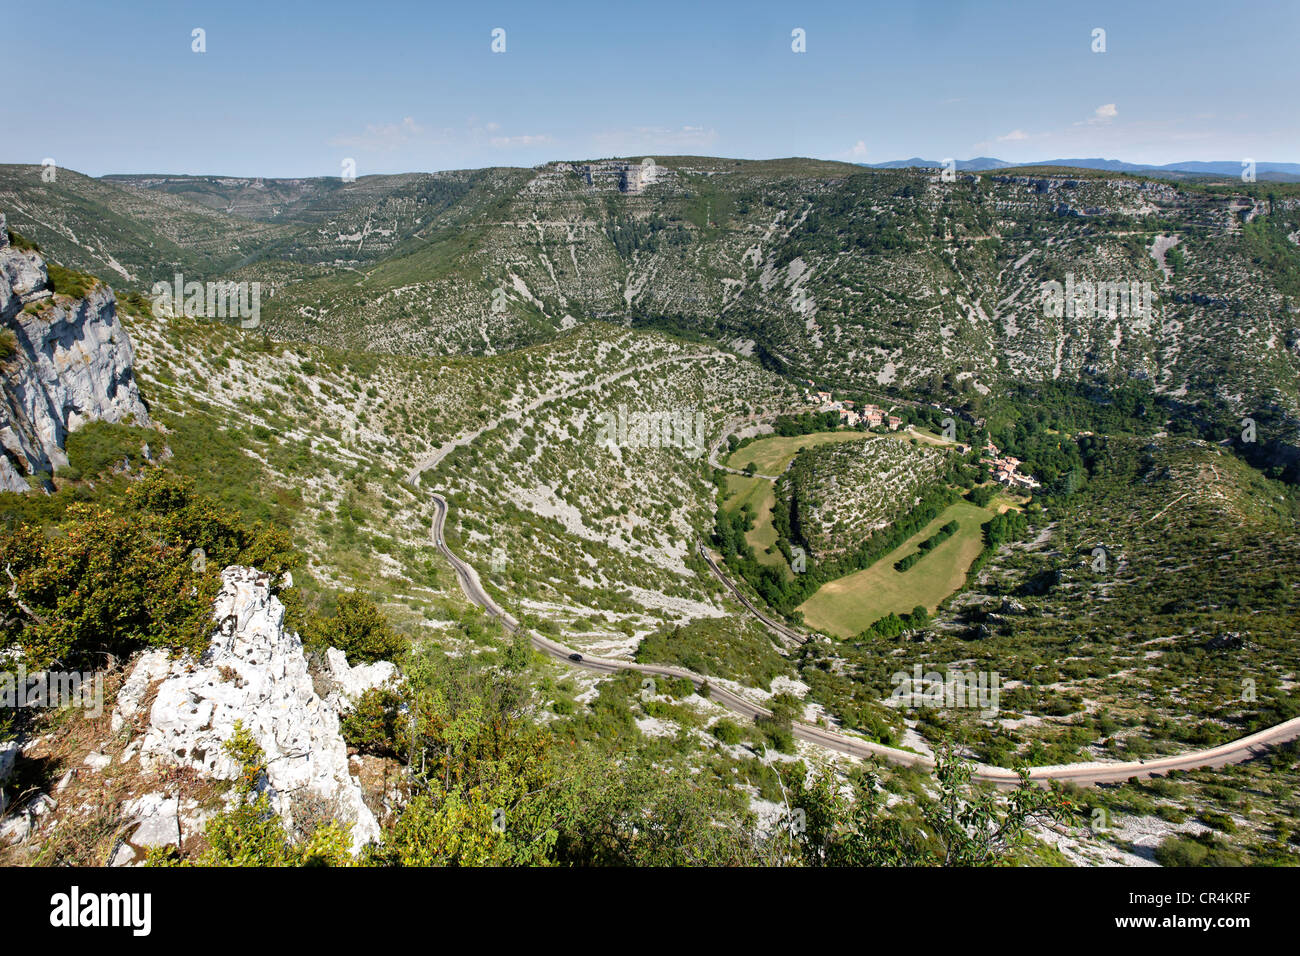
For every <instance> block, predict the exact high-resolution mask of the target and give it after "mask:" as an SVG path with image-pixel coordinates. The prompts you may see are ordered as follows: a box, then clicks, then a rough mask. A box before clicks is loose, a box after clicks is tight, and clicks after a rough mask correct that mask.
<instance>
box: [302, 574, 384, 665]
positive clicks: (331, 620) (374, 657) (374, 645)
mask: <svg viewBox="0 0 1300 956" xmlns="http://www.w3.org/2000/svg"><path fill="white" fill-rule="evenodd" d="M306 631H307V633H306V634H304V635H303V644H304V645H306V646H307V647H308V648H309V649H311V650H313V651H318V652H321V651H324V650H326V649H327V648H330V647H337V648H338V649H339V650H341V651H342V652H343V653H344V654H346V655H347V658H348V661H349V662H350V663H352V664H357V663H367V664H369V663H373V662H375V661H385V660H387V661H391V660H395V659H397V658H400V657H401V656H402V655H403V654H404V653H405V652H406V648H407V643H406V639H405V638H403V637H402V636H401V635H400V634H398V633H397V632H396V631H394V630H393V627H392V625H391V624H389V623H388V618H386V617H384V612H383V611H381V610H379V608H378V607H376V606H375V603H374V602H373V601H371V600H370V599H369V598H368V597H366V596H365V595H363V594H357V593H356V592H355V591H353V592H348V593H345V594H340V595H339V599H338V609H337V610H336V611H335V613H334V616H333V617H323V616H320V615H316V616H315V617H314V618H313V619H312V620H311V622H310V623H309V624H308V625H307V628H306Z"/></svg>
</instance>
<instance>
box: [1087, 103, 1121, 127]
mask: <svg viewBox="0 0 1300 956" xmlns="http://www.w3.org/2000/svg"><path fill="white" fill-rule="evenodd" d="M1118 115H1119V110H1118V109H1116V108H1115V104H1114V103H1105V104H1103V105H1101V106H1098V107H1097V108H1096V109H1095V110H1093V113H1092V119H1090V120H1088V122H1089V123H1109V122H1110V121H1111V120H1113V119H1114V118H1115V117H1116V116H1118Z"/></svg>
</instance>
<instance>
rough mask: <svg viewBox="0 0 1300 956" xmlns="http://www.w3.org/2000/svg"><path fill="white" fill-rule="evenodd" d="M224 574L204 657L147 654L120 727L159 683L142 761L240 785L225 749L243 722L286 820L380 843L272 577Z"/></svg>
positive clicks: (121, 711) (333, 714)
mask: <svg viewBox="0 0 1300 956" xmlns="http://www.w3.org/2000/svg"><path fill="white" fill-rule="evenodd" d="M221 578H222V588H221V592H220V594H218V596H217V600H216V604H215V608H214V612H215V618H216V621H217V625H218V626H217V631H216V633H215V634H214V635H213V636H212V641H211V643H210V644H209V645H208V648H207V650H206V651H205V652H204V653H203V655H202V657H201V658H200V659H199V660H197V661H195V660H193V659H189V658H182V659H180V660H175V661H169V660H168V659H167V656H166V652H159V651H155V652H151V653H149V654H145V655H143V656H142V657H141V658H140V659H139V660H138V661H137V662H136V665H135V668H134V669H133V671H132V673H131V674H130V675H129V676H128V678H127V680H126V681H125V682H124V684H123V686H122V689H121V691H120V692H119V694H118V703H117V707H116V709H115V712H114V716H113V725H114V726H115V727H121V726H123V725H124V724H125V723H127V722H132V721H133V720H134V718H135V716H136V714H137V712H138V711H139V709H140V706H141V702H142V700H144V699H146V698H147V696H148V693H149V691H150V689H151V688H155V687H156V689H157V692H156V695H155V696H154V699H153V703H152V705H151V706H150V708H149V713H148V721H147V723H146V725H145V728H144V734H143V737H142V738H141V739H140V744H139V750H138V755H139V760H140V761H141V763H142V765H144V766H145V767H146V768H148V767H152V766H156V765H165V764H173V765H181V766H188V767H192V768H194V769H195V770H197V771H199V772H201V773H203V774H206V775H208V776H211V777H214V778H217V779H223V780H233V779H235V778H237V777H238V776H239V773H240V767H239V766H238V764H237V763H236V762H235V761H234V760H233V759H232V758H231V757H230V756H229V755H228V754H227V753H226V751H225V749H224V747H223V744H224V742H225V741H226V740H228V739H230V737H231V736H232V735H233V734H234V732H235V723H236V722H237V721H240V722H242V723H243V725H244V727H246V728H247V729H248V730H249V731H250V732H251V733H252V735H253V737H254V738H255V739H256V740H257V742H258V744H259V745H260V746H261V747H262V749H263V750H264V751H265V752H266V760H267V765H266V792H267V794H268V795H269V796H270V798H271V803H272V805H273V806H274V807H275V809H276V812H278V813H279V814H280V815H281V816H282V817H283V818H284V819H285V822H286V824H287V825H289V826H291V827H292V826H293V824H294V820H295V818H297V819H299V820H302V819H304V818H306V817H312V816H317V815H319V816H323V817H330V818H333V819H336V820H339V821H340V822H344V823H350V824H352V840H353V848H354V850H359V849H360V848H361V847H362V846H364V845H365V844H366V843H368V842H371V841H372V840H375V839H377V838H378V836H379V827H378V824H377V823H376V822H375V818H374V815H373V814H372V813H371V811H370V809H369V808H368V807H367V806H366V804H365V802H364V801H363V800H362V795H361V788H360V786H359V785H358V784H357V782H356V781H355V780H354V779H353V778H352V776H351V775H350V773H349V771H348V754H347V746H346V744H345V743H344V741H343V737H342V736H341V734H340V732H339V718H338V712H337V711H336V710H335V708H334V707H333V706H331V705H330V704H329V703H326V702H325V701H323V700H321V698H320V697H319V696H318V695H317V694H316V691H315V690H314V688H313V686H312V679H311V676H310V675H309V674H308V672H307V659H306V657H305V656H304V655H303V649H302V641H301V639H300V638H299V637H298V635H297V634H294V633H293V632H292V631H289V630H287V629H286V628H285V627H284V605H283V604H281V603H280V601H279V599H278V598H276V597H274V596H273V595H272V594H271V591H270V585H271V578H270V576H269V575H265V574H262V573H261V572H259V571H257V570H256V569H254V568H244V567H229V568H226V569H225V570H224V571H223V572H222V574H221ZM344 666H346V662H345V665H344ZM390 666H391V665H390Z"/></svg>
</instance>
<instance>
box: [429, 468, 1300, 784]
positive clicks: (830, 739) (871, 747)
mask: <svg viewBox="0 0 1300 956" xmlns="http://www.w3.org/2000/svg"><path fill="white" fill-rule="evenodd" d="M432 496H433V503H434V508H435V514H434V518H433V529H432V530H433V543H434V546H435V547H436V548H437V549H438V550H439V551H440V552H441V553H442V555H443V557H445V558H446V559H447V561H448V563H450V564H451V566H452V568H453V569H454V570H455V572H456V578H457V580H458V581H459V582H460V586H461V589H462V590H463V591H464V592H465V596H466V597H467V598H469V600H470V601H472V602H473V603H474V604H477V605H478V606H479V607H481V608H483V609H484V610H485V611H486V612H487V613H488V614H489V615H491V616H492V617H494V618H496V619H497V620H499V621H500V622H501V623H502V625H503V626H504V627H505V628H506V630H508V631H509V632H511V633H517V632H518V631H519V630H520V629H521V625H520V623H519V621H517V620H516V619H515V618H514V617H513V616H512V615H511V614H510V613H509V612H508V611H506V610H505V609H504V608H502V607H501V606H500V605H499V604H497V603H496V601H494V600H493V599H492V596H491V595H489V594H488V593H487V591H485V590H484V589H483V585H482V584H481V582H480V581H479V576H478V572H477V571H475V570H474V568H473V567H472V566H471V565H470V564H468V563H466V562H465V561H462V560H461V559H460V558H459V557H458V556H457V555H456V554H455V553H454V552H453V551H452V550H451V549H450V548H449V547H447V542H446V540H445V538H444V529H445V527H446V522H447V508H448V506H447V499H445V498H444V497H443V496H442V495H440V494H438V493H437V492H433V493H432ZM700 549H701V553H704V552H703V546H702V545H701V546H700ZM705 557H706V560H708V561H709V563H710V565H711V566H713V567H714V571H715V573H718V574H719V575H721V572H720V571H718V569H717V567H716V565H713V562H712V559H711V558H710V557H709V556H708V555H707V554H706V555H705ZM723 579H724V583H729V582H726V580H725V576H724V577H723ZM731 589H732V592H733V593H734V594H736V595H737V597H739V598H740V600H741V601H742V603H744V604H745V606H746V608H748V609H749V610H751V611H752V612H753V613H755V614H758V612H757V611H755V610H754V609H753V606H752V605H751V604H750V603H749V602H748V601H747V600H745V599H744V597H743V596H742V595H740V594H739V592H738V591H737V590H736V589H735V587H734V585H733V586H731ZM758 616H759V618H760V619H762V620H764V621H765V623H769V626H773V625H775V626H776V627H780V625H776V622H770V621H769V620H768V619H767V618H765V617H764V616H763V615H761V614H759V615H758ZM528 637H529V639H530V640H531V641H532V645H533V647H535V648H537V650H539V651H541V652H542V653H544V654H548V655H550V656H551V657H554V658H555V659H557V660H561V661H564V662H565V663H568V664H570V665H572V666H576V667H584V668H586V669H587V670H592V671H597V672H599V673H602V674H613V673H617V672H618V671H621V670H628V671H636V672H638V673H642V674H647V675H651V676H658V677H673V678H684V679H686V680H689V681H690V682H691V683H692V684H694V685H695V687H696V689H697V690H700V691H701V692H704V693H705V694H706V696H708V697H709V698H710V699H711V700H713V701H715V702H716V703H718V704H720V705H721V706H723V707H725V708H726V709H727V710H730V711H731V712H732V713H735V714H739V715H740V716H742V717H748V718H750V719H753V718H756V717H770V716H771V711H769V710H768V709H767V708H765V707H762V706H760V705H758V704H756V703H754V702H753V701H750V700H747V699H745V698H744V697H741V696H740V695H739V694H735V693H733V692H731V691H729V690H727V689H726V688H724V687H720V686H718V685H717V684H713V683H711V682H710V681H709V679H708V678H707V677H704V676H703V675H700V674H696V673H695V672H693V671H689V670H686V669H684V668H680V667H668V666H664V665H658V664H638V663H636V662H634V661H624V660H613V659H610V658H601V657H591V656H589V655H586V654H580V653H578V652H577V651H575V650H574V649H573V648H571V647H566V646H565V645H563V644H561V643H559V642H558V641H553V640H551V639H550V638H548V637H545V636H544V635H542V634H540V633H538V632H537V631H535V630H529V631H528ZM791 729H792V731H793V733H794V735H795V736H796V737H798V738H799V739H800V740H804V741H807V742H808V743H810V744H815V745H817V746H819V747H824V748H825V749H827V750H833V751H836V752H837V753H842V754H847V755H849V756H853V757H860V758H872V757H875V758H879V759H881V760H885V761H887V762H889V763H893V764H898V765H901V766H908V767H921V768H925V769H930V768H933V766H934V761H933V760H932V759H931V758H929V757H927V756H924V755H922V754H918V753H913V752H912V751H908V750H899V749H898V748H896V747H887V746H885V745H884V744H878V743H875V742H874V741H870V740H865V739H863V738H861V737H856V736H853V735H850V734H845V733H840V732H837V731H833V730H828V729H826V728H824V727H818V726H816V725H814V724H808V723H804V722H802V721H794V722H793V723H792V725H791ZM1297 738H1300V717H1297V718H1295V719H1293V720H1288V721H1286V722H1285V723H1282V724H1278V725H1276V726H1274V727H1269V728H1268V729H1266V730H1262V731H1260V732H1259V733H1255V734H1251V735H1250V736H1249V737H1243V738H1241V739H1240V740H1235V741H1232V742H1231V743H1227V744H1222V745H1220V746H1218V747H1212V748H1210V749H1208V750H1198V751H1195V752H1193V753H1188V754H1179V755H1177V756H1172V757H1160V758H1158V759H1155V760H1147V761H1136V762H1129V763H1107V764H1096V763H1088V764H1064V765H1061V766H1055V767H1034V768H1033V769H1031V770H1030V772H1029V778H1030V780H1032V781H1034V782H1035V783H1038V784H1043V785H1045V784H1046V783H1048V782H1049V781H1053V780H1056V781H1062V782H1065V781H1069V782H1073V783H1075V784H1078V785H1080V786H1091V785H1094V784H1099V783H1120V782H1123V781H1125V780H1128V779H1130V778H1132V777H1140V778H1145V777H1151V776H1155V775H1157V774H1165V773H1169V772H1170V771H1172V770H1196V769H1199V768H1201V767H1210V768H1217V767H1223V766H1226V765H1228V764H1234V763H1242V762H1244V761H1246V760H1250V759H1252V758H1255V757H1258V756H1260V755H1261V754H1263V753H1264V752H1265V751H1266V750H1267V749H1268V748H1269V747H1270V746H1272V745H1275V744H1279V743H1282V742H1284V741H1288V740H1295V739H1297ZM973 777H974V778H975V779H976V780H981V781H986V782H988V783H993V784H996V785H998V786H1014V785H1016V783H1017V782H1018V781H1019V776H1018V775H1017V774H1016V773H1015V771H1012V770H1008V769H1006V768H1004V767H993V766H989V765H987V764H977V765H976V767H975V771H974V773H973Z"/></svg>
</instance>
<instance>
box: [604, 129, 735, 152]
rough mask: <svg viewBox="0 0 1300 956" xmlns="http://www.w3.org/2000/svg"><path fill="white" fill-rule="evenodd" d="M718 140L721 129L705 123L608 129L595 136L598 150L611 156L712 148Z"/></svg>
mask: <svg viewBox="0 0 1300 956" xmlns="http://www.w3.org/2000/svg"><path fill="white" fill-rule="evenodd" d="M717 140H718V131H717V130H715V129H713V128H711V127H710V128H705V127H703V126H679V127H676V128H671V127H666V126H634V127H632V128H630V129H621V130H605V131H603V132H599V133H594V134H592V137H591V142H592V143H593V144H594V146H595V148H596V150H597V152H599V153H603V154H605V155H610V156H621V155H631V154H633V153H655V152H658V153H665V152H668V153H672V152H677V151H679V150H701V149H707V148H709V147H710V146H712V145H713V144H714V143H716V142H717Z"/></svg>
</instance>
